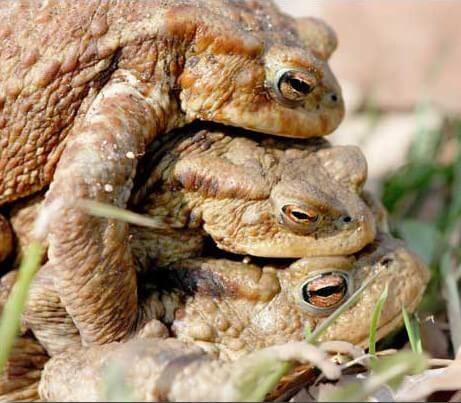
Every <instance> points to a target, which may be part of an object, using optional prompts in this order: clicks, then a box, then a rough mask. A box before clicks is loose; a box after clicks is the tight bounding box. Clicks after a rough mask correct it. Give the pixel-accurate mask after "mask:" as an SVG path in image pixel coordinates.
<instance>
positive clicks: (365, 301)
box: [40, 234, 429, 401]
mask: <svg viewBox="0 0 461 403" xmlns="http://www.w3.org/2000/svg"><path fill="white" fill-rule="evenodd" d="M372 276H376V277H375V279H374V281H373V282H372V283H371V284H370V285H369V286H368V287H367V288H366V289H365V291H364V292H363V293H362V294H361V296H360V297H359V299H358V302H357V303H356V304H355V305H353V306H352V307H351V308H349V309H348V310H347V311H346V312H344V313H343V314H342V315H341V316H340V317H339V318H338V319H337V320H336V321H335V322H333V324H332V325H331V326H330V327H329V328H328V329H327V330H326V332H325V333H324V334H323V335H322V336H321V338H320V340H324V341H325V340H345V341H350V342H353V343H355V344H358V345H362V346H364V345H366V343H367V339H368V332H369V326H370V323H369V320H370V317H371V316H372V312H373V309H374V307H375V304H376V303H377V301H378V298H379V297H380V295H381V293H382V292H383V290H384V287H385V285H386V284H389V288H388V290H389V297H388V298H387V300H386V302H385V304H384V307H383V311H382V315H381V318H380V321H379V324H378V332H377V337H378V338H381V337H383V336H384V335H386V334H387V333H389V332H390V331H392V330H394V329H395V328H396V327H398V326H399V325H400V324H401V321H402V320H401V307H402V306H405V308H406V309H407V310H408V311H410V312H412V311H414V309H415V308H416V306H417V305H418V303H419V301H420V300H421V297H422V294H423V291H424V288H425V286H426V284H427V282H428V279H429V272H428V270H427V268H426V267H425V266H424V265H423V264H422V263H421V262H420V260H419V259H418V258H417V257H416V256H415V255H414V254H413V253H411V252H410V251H409V250H407V249H406V248H405V247H404V246H403V244H402V243H401V242H400V241H396V240H394V239H392V238H391V237H390V236H388V235H385V234H381V235H380V236H379V237H378V240H377V241H376V242H374V243H373V244H372V245H370V246H368V247H367V248H365V250H364V251H362V252H360V253H359V254H356V255H354V256H348V257H316V258H305V259H301V260H298V261H296V262H294V263H292V264H291V265H289V267H281V266H277V267H275V266H273V265H271V264H266V265H264V267H258V266H256V265H250V266H249V265H245V264H244V263H242V262H236V261H229V260H223V259H207V258H202V259H192V260H186V261H183V262H181V263H176V264H173V265H172V266H171V267H169V268H168V269H166V270H165V271H164V272H163V273H162V277H163V280H164V281H163V283H162V287H161V288H160V289H157V290H156V291H154V292H153V293H151V294H150V295H149V296H148V297H147V299H146V300H145V303H144V304H143V306H144V309H143V310H144V315H145V318H146V325H145V326H144V327H142V328H141V330H140V331H139V332H138V334H137V336H136V337H135V338H134V339H132V340H131V341H129V342H127V343H114V344H108V345H105V346H102V347H91V348H90V349H85V350H81V351H80V352H78V351H72V352H68V353H63V354H60V355H57V356H55V357H54V358H52V359H51V360H50V361H49V362H48V363H47V364H46V366H45V370H44V375H43V377H42V380H41V384H40V393H41V396H42V398H46V399H51V400H60V399H64V400H79V399H85V398H87V397H88V396H91V398H92V399H98V398H99V399H100V398H101V396H102V395H101V393H103V390H102V385H103V381H104V373H105V368H107V367H108V366H109V365H110V366H115V367H117V368H121V369H122V371H121V375H120V376H121V377H122V378H121V379H123V381H124V382H125V383H127V385H128V386H129V387H130V390H131V391H132V392H133V393H135V396H136V400H172V401H174V400H176V399H178V400H179V399H186V400H188V399H190V400H196V399H207V398H209V396H213V397H214V398H215V399H225V398H223V397H222V395H220V393H224V392H223V391H224V390H226V388H225V387H223V385H227V382H231V381H232V382H234V381H235V379H234V378H232V377H231V376H230V375H231V373H232V372H231V371H230V369H231V368H232V369H234V370H235V369H236V368H238V367H237V365H233V364H232V362H233V361H235V360H237V361H236V363H239V364H240V363H241V362H242V361H245V359H246V358H249V357H251V355H250V356H249V355H247V354H248V353H249V352H252V351H255V350H259V349H265V348H269V349H270V348H273V347H269V346H274V345H282V344H283V343H286V342H288V341H291V342H293V341H299V340H303V338H304V329H305V326H309V327H310V328H311V329H312V330H315V328H316V327H317V326H318V324H319V323H320V321H321V320H322V318H325V317H327V316H328V315H329V314H331V313H332V312H333V311H334V310H335V309H337V308H338V307H339V306H341V305H342V304H343V303H344V302H345V301H347V300H348V298H349V296H350V295H351V293H352V292H353V291H354V290H356V289H357V288H358V287H360V285H361V284H363V283H364V282H365V281H367V280H368V279H370V278H371V277H372ZM158 284H159V283H158V281H157V278H156V280H155V287H158ZM149 317H151V318H152V317H153V318H158V319H161V320H162V321H163V322H164V323H165V324H167V325H168V327H169V328H170V332H171V334H173V335H174V336H175V337H176V338H177V339H178V340H179V341H183V343H184V344H182V345H179V347H176V348H177V349H179V350H180V351H179V353H178V354H172V353H171V351H172V347H171V343H172V342H170V341H168V339H166V340H163V341H158V339H157V338H155V339H154V340H156V342H155V343H153V344H149V341H146V339H149V338H151V337H154V336H153V335H155V337H159V336H160V335H161V334H162V331H158V329H159V327H158V322H156V321H149V320H148V318H149ZM151 326H152V327H153V328H154V329H156V330H155V331H154V332H152V331H151V332H149V327H151ZM163 335H164V336H165V337H166V336H167V335H168V333H167V332H164V333H163ZM163 343H165V344H163ZM175 343H176V342H175ZM303 344H304V343H302V342H301V343H300V344H299V347H298V348H300V351H302V345H303ZM304 345H305V344H304ZM162 346H163V347H162ZM191 346H192V347H191ZM197 347H200V348H202V349H203V351H205V352H206V353H207V355H205V353H204V352H203V351H202V352H200V351H197V350H196V348H197ZM162 349H164V350H162ZM173 350H175V349H174V348H173ZM129 351H131V353H132V354H133V355H135V356H136V357H137V359H136V360H134V361H133V360H132V359H131V358H132V355H131V354H130V359H127V357H128V355H127V354H128V352H129ZM162 351H163V352H162ZM301 354H302V353H301ZM178 355H179V356H180V357H181V358H179V357H178ZM228 361H230V362H231V363H228ZM170 366H171V369H170V370H166V369H165V368H168V367H170ZM173 369H174V370H173ZM164 371H165V372H168V373H169V377H168V378H167V379H168V382H166V384H167V387H166V386H165V379H164V378H165V376H166V375H164V376H162V373H163V372H164ZM141 374H142V376H141ZM221 375H222V377H221ZM216 377H217V378H216ZM136 379H142V382H137V381H136ZM216 379H221V380H222V384H221V383H219V382H216V381H215V380H216ZM192 385H194V387H192V388H191V386H192ZM229 386H230V385H229ZM197 390H200V392H197ZM178 391H181V393H180V394H177V393H179V392H178ZM82 393H83V394H82ZM200 396H201V397H200Z"/></svg>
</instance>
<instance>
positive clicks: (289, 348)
mask: <svg viewBox="0 0 461 403" xmlns="http://www.w3.org/2000/svg"><path fill="white" fill-rule="evenodd" d="M294 362H299V363H301V364H307V363H308V364H311V365H312V366H315V367H318V368H319V369H320V370H321V371H322V373H323V374H324V376H325V377H326V378H327V379H338V378H339V376H340V375H341V371H340V369H339V368H338V367H337V366H336V365H335V364H333V363H332V362H331V361H330V359H329V356H328V354H326V353H325V351H323V350H322V349H321V348H319V347H316V346H312V345H309V344H307V343H305V342H292V343H287V344H282V345H278V346H273V347H268V348H266V349H263V350H259V351H256V352H254V353H252V354H249V355H247V356H244V357H242V358H241V359H239V360H237V361H235V362H234V367H235V369H234V370H233V371H232V377H233V379H234V381H233V384H234V385H235V387H236V389H237V396H238V400H239V401H243V402H250V401H251V402H255V401H262V400H263V399H264V397H265V396H266V395H267V394H268V393H269V392H271V391H272V389H273V388H274V386H275V385H276V384H277V383H278V382H279V381H280V379H281V378H282V377H283V376H284V375H285V374H287V373H288V372H289V371H290V369H291V368H292V366H293V363H294Z"/></svg>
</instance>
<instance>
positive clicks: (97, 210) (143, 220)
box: [77, 199, 173, 231]
mask: <svg viewBox="0 0 461 403" xmlns="http://www.w3.org/2000/svg"><path fill="white" fill-rule="evenodd" d="M77 207H79V208H81V209H82V210H83V211H85V212H86V213H88V214H90V215H93V216H95V217H103V218H113V219H116V220H120V221H124V222H127V223H129V224H133V225H139V226H141V227H148V228H152V229H157V230H162V231H164V230H169V229H172V228H173V226H171V225H168V224H165V223H164V222H163V221H162V220H159V219H156V218H152V217H147V216H145V215H142V214H138V213H134V212H132V211H129V210H126V209H123V208H120V207H115V206H113V205H111V204H107V203H100V202H97V201H93V200H87V199H81V200H79V201H78V202H77Z"/></svg>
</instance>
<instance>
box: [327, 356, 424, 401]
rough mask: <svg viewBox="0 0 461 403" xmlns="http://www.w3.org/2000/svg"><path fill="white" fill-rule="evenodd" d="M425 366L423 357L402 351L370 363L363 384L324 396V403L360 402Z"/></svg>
mask: <svg viewBox="0 0 461 403" xmlns="http://www.w3.org/2000/svg"><path fill="white" fill-rule="evenodd" d="M426 366H427V359H426V357H425V356H424V355H421V354H416V353H413V352H409V351H403V352H400V353H397V354H395V355H393V356H388V357H385V358H382V359H380V360H375V361H374V362H373V363H372V367H373V368H372V369H373V372H372V374H371V375H370V376H369V377H368V378H366V379H365V380H364V381H363V382H360V383H358V382H356V383H352V384H348V385H346V386H344V387H341V388H339V389H337V390H335V391H334V392H332V393H330V394H327V395H325V396H324V397H323V398H322V401H325V402H338V401H342V402H362V401H367V399H368V397H369V396H371V395H372V394H373V393H375V392H376V391H377V390H378V389H380V388H381V387H382V386H385V385H389V386H391V387H393V386H394V387H395V386H397V385H398V384H400V382H401V381H402V380H403V377H404V376H405V375H408V374H415V373H420V372H422V371H423V370H424V369H425V368H426Z"/></svg>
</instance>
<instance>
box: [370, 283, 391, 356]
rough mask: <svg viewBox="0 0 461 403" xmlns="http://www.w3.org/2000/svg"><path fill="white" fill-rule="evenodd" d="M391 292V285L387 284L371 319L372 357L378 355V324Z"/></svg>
mask: <svg viewBox="0 0 461 403" xmlns="http://www.w3.org/2000/svg"><path fill="white" fill-rule="evenodd" d="M388 291H389V284H386V288H384V291H383V292H382V293H381V295H380V296H379V299H378V302H377V304H376V306H375V309H374V310H373V316H372V317H371V323H370V336H369V337H368V352H369V353H370V354H371V355H375V354H376V335H377V332H378V323H379V319H380V318H381V312H382V311H383V307H384V304H385V303H386V300H387V296H388Z"/></svg>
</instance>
